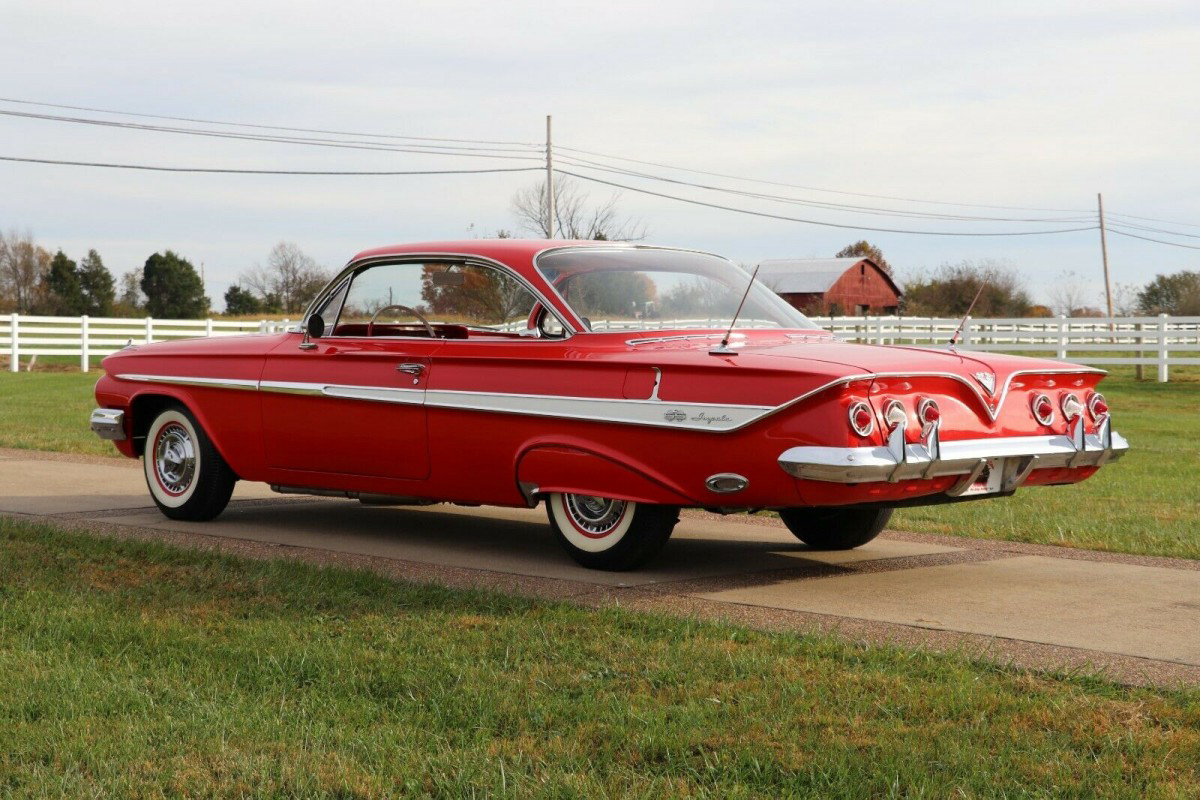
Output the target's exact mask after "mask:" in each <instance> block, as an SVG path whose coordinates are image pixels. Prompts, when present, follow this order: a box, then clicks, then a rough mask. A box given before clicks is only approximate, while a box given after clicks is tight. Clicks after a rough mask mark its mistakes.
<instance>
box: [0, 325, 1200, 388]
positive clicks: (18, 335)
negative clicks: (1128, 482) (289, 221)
mask: <svg viewBox="0 0 1200 800" xmlns="http://www.w3.org/2000/svg"><path fill="white" fill-rule="evenodd" d="M812 319H813V321H814V322H816V323H817V324H818V325H820V326H822V327H824V328H826V329H828V330H830V331H832V332H833V333H834V334H836V335H837V336H839V337H840V338H842V339H845V340H847V341H855V342H862V343H866V344H913V345H922V346H931V347H944V346H945V345H946V343H947V342H949V340H950V337H951V335H953V333H954V331H955V329H956V328H957V327H958V325H959V323H960V322H962V320H960V319H952V318H930V317H813V318H812ZM703 322H704V320H664V321H662V322H661V324H659V323H656V327H657V326H661V327H663V328H669V327H674V326H675V325H683V324H685V323H690V326H701V325H702V323H703ZM712 322H713V323H714V324H715V326H717V327H720V326H721V325H727V324H728V323H729V321H728V320H724V321H719V320H713V321H712ZM291 324H292V323H291V322H290V321H289V320H282V321H281V320H247V321H228V320H214V319H204V320H182V319H152V318H150V317H146V318H144V319H115V318H107V317H103V318H101V317H92V318H89V317H35V316H24V315H17V314H8V315H0V358H2V357H3V356H6V355H7V356H8V359H9V369H10V370H11V371H13V372H16V371H17V370H18V369H19V368H20V363H21V359H22V358H26V359H29V358H32V357H37V356H59V357H62V356H66V357H78V358H79V368H80V369H81V370H85V371H86V370H87V369H88V368H89V367H90V366H91V362H92V361H93V360H95V359H97V358H101V357H103V356H106V355H108V354H109V353H113V352H115V351H117V350H120V349H121V348H122V347H124V346H125V345H126V344H128V343H130V342H134V343H150V342H161V341H166V340H170V339H181V338H188V337H195V336H235V335H239V334H247V333H275V332H277V331H281V330H283V329H285V328H287V327H289V326H291ZM750 324H752V321H751V323H750ZM628 325H632V326H635V327H637V328H639V329H644V328H645V327H646V323H645V322H641V321H639V322H630V323H623V322H620V321H611V322H608V321H601V320H597V321H595V322H594V323H593V328H594V329H606V330H620V329H622V328H624V327H626V326H628ZM706 327H707V326H706ZM960 338H961V343H960V344H959V348H960V349H962V350H979V351H1002V352H1008V353H1037V354H1043V355H1048V356H1050V357H1053V358H1057V359H1060V360H1071V361H1075V362H1079V363H1082V364H1094V365H1100V366H1103V365H1111V364H1128V365H1134V366H1137V367H1138V370H1139V374H1140V372H1141V370H1142V368H1143V367H1146V366H1152V367H1154V368H1155V370H1156V373H1157V378H1158V380H1159V381H1162V382H1166V381H1167V380H1168V379H1169V377H1170V370H1171V367H1174V366H1200V317H1170V316H1166V315H1161V316H1157V317H1116V318H1105V317H1094V318H1093V317H1082V318H1081V317H1036V318H1027V319H970V318H968V319H967V321H966V324H965V325H963V330H962V334H961V337H960Z"/></svg>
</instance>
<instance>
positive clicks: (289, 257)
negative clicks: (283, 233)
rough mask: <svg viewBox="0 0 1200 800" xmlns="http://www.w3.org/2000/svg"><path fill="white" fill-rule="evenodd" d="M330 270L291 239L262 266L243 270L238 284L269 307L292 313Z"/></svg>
mask: <svg viewBox="0 0 1200 800" xmlns="http://www.w3.org/2000/svg"><path fill="white" fill-rule="evenodd" d="M329 277H330V276H329V272H328V271H327V270H326V269H325V268H323V267H321V266H319V265H318V264H317V262H316V261H313V259H312V258H310V257H309V256H308V255H307V254H306V253H305V252H304V251H303V250H301V249H300V248H299V247H297V246H296V245H295V244H293V243H292V242H280V243H279V244H277V245H275V247H274V249H273V250H271V254H270V255H269V256H267V265H266V266H265V267H259V266H256V267H254V268H253V269H251V270H247V271H246V272H243V273H242V275H241V276H240V277H239V279H238V280H239V281H240V283H242V284H243V285H245V286H246V287H247V288H249V289H250V290H251V291H253V292H255V293H256V294H257V295H258V296H259V297H260V298H261V299H262V301H263V303H264V304H265V305H266V306H267V307H268V308H270V309H273V310H278V311H283V312H284V313H287V314H295V313H299V312H301V311H303V310H304V307H305V306H306V305H308V301H309V300H311V299H312V298H313V296H314V295H315V294H316V293H317V292H319V291H320V290H321V287H322V286H324V285H325V283H326V281H328V280H329Z"/></svg>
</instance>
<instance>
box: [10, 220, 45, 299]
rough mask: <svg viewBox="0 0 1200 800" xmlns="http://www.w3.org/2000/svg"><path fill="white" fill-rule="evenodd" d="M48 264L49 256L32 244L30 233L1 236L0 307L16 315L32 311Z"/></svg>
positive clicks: (16, 232)
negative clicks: (14, 312) (10, 310)
mask: <svg viewBox="0 0 1200 800" xmlns="http://www.w3.org/2000/svg"><path fill="white" fill-rule="evenodd" d="M50 261H51V255H50V253H49V252H47V251H46V250H44V249H42V248H41V247H38V246H37V244H36V243H34V241H33V234H31V233H30V232H29V231H25V232H24V233H20V232H18V231H15V230H14V231H10V232H9V233H8V235H7V236H5V235H3V234H0V306H4V307H6V308H11V309H12V310H14V311H17V312H18V313H29V312H30V311H33V310H34V307H35V306H36V305H37V304H38V299H39V288H40V287H41V285H42V278H43V277H44V276H45V275H46V273H47V272H49V271H50Z"/></svg>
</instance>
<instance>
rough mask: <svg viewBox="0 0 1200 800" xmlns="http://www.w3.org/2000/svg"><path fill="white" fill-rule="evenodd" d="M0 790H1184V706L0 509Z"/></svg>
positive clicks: (1193, 784)
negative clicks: (122, 533) (207, 548)
mask: <svg viewBox="0 0 1200 800" xmlns="http://www.w3.org/2000/svg"><path fill="white" fill-rule="evenodd" d="M0 698H2V700H0V794H2V795H4V796H15V797H48V796H54V797H58V796H73V797H78V796H119V797H158V796H167V795H169V796H196V797H199V796H214V795H221V796H233V795H236V796H247V795H253V796H261V795H272V796H325V797H383V796H395V795H409V796H442V797H470V796H485V795H496V796H512V797H589V798H590V797H604V796H630V797H653V798H658V797H664V796H671V797H675V796H678V797H688V796H695V797H721V798H726V797H783V796H810V797H900V796H903V797H958V796H968V797H970V796H1037V797H1049V796H1054V797H1097V796H1114V797H1129V798H1135V797H1136V798H1142V797H1194V796H1197V795H1198V794H1200V767H1198V765H1200V693H1198V692H1196V691H1152V690H1144V689H1127V688H1120V687H1117V686H1114V685H1111V684H1109V683H1106V682H1104V681H1102V680H1100V679H1098V678H1095V677H1080V676H1075V677H1049V676H1038V675H1034V674H1030V673H1027V672H1022V671H1018V670H1012V669H1006V668H1002V667H995V666H986V665H979V664H975V663H972V662H971V661H969V660H967V659H966V658H964V657H961V656H959V655H954V654H934V653H928V652H906V651H902V650H899V649H893V648H888V647H863V646H857V645H853V644H850V643H846V642H843V641H841V640H838V639H836V638H834V637H828V636H820V637H815V636H796V635H778V634H765V633H756V632H753V631H749V630H746V629H743V628H738V627H733V626H727V625H720V624H715V623H704V622H697V621H693V620H686V619H676V618H668V617H659V616H653V615H647V614H637V613H631V612H624V611H620V610H605V611H599V612H596V611H586V610H582V609H578V608H574V607H571V606H568V605H563V604H555V603H548V602H542V601H534V600H526V599H519V598H513V597H507V596H501V595H496V594H487V593H482V592H458V591H450V590H446V589H441V588H432V587H421V586H414V585H409V584H403V583H395V582H391V581H388V580H386V579H384V578H382V577H378V576H375V575H373V574H370V573H364V572H351V571H344V570H334V569H320V568H317V567H313V566H309V565H304V564H298V563H290V562H278V561H275V562H259V561H247V560H238V559H234V558H231V557H227V556H220V555H215V554H206V553H200V552H195V551H184V550H177V549H172V548H168V547H165V546H159V545H150V544H145V543H135V542H118V541H113V540H108V539H103V538H96V537H91V536H85V535H77V534H70V533H63V532H58V531H55V530H53V529H50V528H47V527H44V526H34V525H31V524H28V523H21V522H15V521H12V520H8V519H0Z"/></svg>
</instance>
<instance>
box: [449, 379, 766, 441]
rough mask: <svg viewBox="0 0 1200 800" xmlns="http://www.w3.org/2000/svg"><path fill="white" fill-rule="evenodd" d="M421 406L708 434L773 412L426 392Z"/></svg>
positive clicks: (754, 408) (648, 402)
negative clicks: (642, 426) (612, 423)
mask: <svg viewBox="0 0 1200 800" xmlns="http://www.w3.org/2000/svg"><path fill="white" fill-rule="evenodd" d="M425 404H426V405H427V406H432V407H434V408H450V409H456V410H469V411H490V412H494V413H500V414H520V415H526V416H536V417H561V418H566V419H582V420H589V421H592V422H617V423H622V424H626V425H649V426H652V427H659V428H672V429H682V430H693V431H707V432H710V433H726V432H728V431H732V430H737V429H738V428H742V427H745V426H746V425H749V424H750V423H752V422H755V421H756V420H758V419H760V418H762V417H764V416H766V415H767V414H770V413H772V410H773V409H772V408H771V407H770V406H745V405H726V404H715V403H673V402H670V401H666V400H661V399H659V400H618V399H609V398H599V397H564V396H559V395H539V394H500V393H493V392H466V391H458V390H450V389H430V390H429V391H428V392H427V393H426V399H425Z"/></svg>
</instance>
